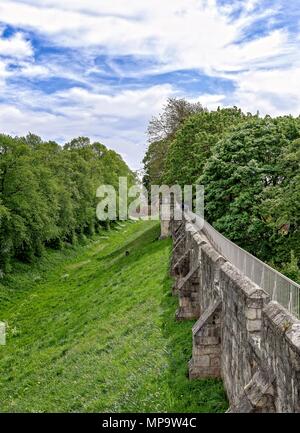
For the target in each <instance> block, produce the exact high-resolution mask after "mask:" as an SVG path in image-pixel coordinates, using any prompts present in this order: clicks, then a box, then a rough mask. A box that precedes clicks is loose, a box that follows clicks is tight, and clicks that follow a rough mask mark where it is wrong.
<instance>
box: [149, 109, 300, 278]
mask: <svg viewBox="0 0 300 433" xmlns="http://www.w3.org/2000/svg"><path fill="white" fill-rule="evenodd" d="M156 148H157V145H156V144H154V143H150V146H149V150H148V154H149V152H150V151H152V152H155V150H156ZM165 150H166V157H165V159H164V161H163V164H162V163H161V158H160V157H159V156H157V158H156V157H155V155H152V157H151V158H148V159H146V167H145V168H146V170H145V171H146V174H147V175H148V177H147V179H146V180H147V186H148V187H149V185H151V184H154V183H156V182H157V178H158V177H157V176H156V177H155V175H157V171H156V170H155V163H156V160H158V161H160V174H159V180H160V183H167V184H169V185H173V184H180V185H181V186H183V185H187V184H195V183H198V184H202V185H204V187H205V212H206V219H207V220H208V221H209V222H210V223H212V224H213V225H214V226H215V227H216V228H217V229H218V230H219V231H220V232H221V233H223V234H224V235H225V236H227V237H228V238H230V239H231V240H233V241H234V242H235V243H237V244H238V245H240V246H242V247H243V248H245V249H247V250H248V251H250V252H251V253H252V254H254V255H256V256H257V257H259V258H261V259H262V260H264V261H266V262H269V263H271V264H272V265H274V266H276V267H278V268H279V269H280V270H282V271H283V272H285V273H286V274H287V275H288V276H290V277H291V278H293V279H297V280H299V279H300V272H299V264H300V204H299V203H300V201H299V199H300V118H299V117H298V118H293V117H292V116H283V117H278V118H271V117H270V116H266V117H265V118H261V117H259V115H251V114H249V113H248V114H244V113H242V112H241V110H239V109H237V108H236V107H233V108H227V109H218V110H216V111H210V112H209V111H208V110H204V109H203V110H202V111H200V112H199V113H196V114H194V113H191V115H190V116H188V117H186V118H185V119H184V121H183V122H182V123H181V124H180V126H179V127H178V129H177V131H176V132H175V133H174V134H173V136H172V138H171V139H170V140H169V142H168V146H167V147H165ZM161 152H162V149H161V148H160V149H159V153H157V155H159V154H160V153H161ZM148 154H147V155H148ZM152 162H153V163H152ZM156 166H158V164H157V163H156ZM153 167H154V168H153Z"/></svg>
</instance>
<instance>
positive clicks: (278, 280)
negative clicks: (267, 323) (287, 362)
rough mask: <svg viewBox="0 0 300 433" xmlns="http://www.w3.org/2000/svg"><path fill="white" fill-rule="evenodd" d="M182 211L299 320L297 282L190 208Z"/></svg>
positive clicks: (226, 257) (223, 254)
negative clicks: (231, 238) (233, 240)
mask: <svg viewBox="0 0 300 433" xmlns="http://www.w3.org/2000/svg"><path fill="white" fill-rule="evenodd" d="M185 214H186V215H187V216H188V217H189V218H190V219H191V221H192V222H193V223H194V224H195V226H196V227H197V228H199V230H201V231H202V232H203V233H204V234H205V236H206V237H207V238H208V240H209V241H210V242H211V244H212V246H213V247H214V248H215V249H216V250H217V251H218V252H219V253H220V254H221V255H222V256H224V258H225V259H227V260H228V261H229V262H230V263H232V264H233V265H234V266H235V267H236V268H237V269H239V271H240V272H242V273H243V274H244V275H246V276H247V277H248V278H249V279H250V280H251V281H253V282H254V283H255V284H257V285H258V286H259V287H261V288H262V289H263V290H264V291H265V292H266V293H268V294H269V295H270V298H271V300H273V301H277V302H278V303H280V304H281V305H282V306H283V307H285V308H286V309H287V310H288V311H289V312H290V313H291V314H293V315H294V316H296V317H297V318H298V319H300V285H299V284H297V283H295V282H294V281H292V280H290V279H289V278H288V277H286V276H285V275H283V274H281V273H280V272H278V271H276V270H275V269H273V268H271V266H269V265H267V264H266V263H264V262H262V261H261V260H259V259H258V258H256V257H255V256H253V255H252V254H250V253H248V252H247V251H245V250H243V249H242V248H240V247H239V246H238V245H236V244H235V243H233V242H232V241H230V240H229V239H227V238H226V237H225V236H223V235H222V234H221V233H219V232H218V231H217V230H216V229H214V228H213V227H212V226H211V225H210V224H208V222H206V221H205V220H203V218H201V217H199V216H197V215H196V214H194V213H192V212H190V211H186V212H185Z"/></svg>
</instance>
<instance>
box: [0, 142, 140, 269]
mask: <svg viewBox="0 0 300 433" xmlns="http://www.w3.org/2000/svg"><path fill="white" fill-rule="evenodd" d="M119 176H129V178H131V179H132V180H133V174H132V172H131V171H130V170H129V168H128V167H127V165H126V164H125V162H124V161H123V160H122V159H121V157H120V156H119V155H118V154H117V153H116V152H114V151H112V150H108V149H107V148H106V147H105V146H104V145H103V144H101V143H91V142H90V140H89V139H88V138H85V137H79V138H77V139H74V140H72V141H71V142H70V143H67V144H66V145H65V146H64V147H61V146H59V145H58V144H57V143H55V142H44V141H42V140H41V139H40V138H39V137H37V136H35V135H33V134H29V135H28V136H26V137H23V138H18V137H17V138H12V137H10V136H7V135H0V271H1V272H3V271H4V272H5V271H8V270H9V269H10V266H11V265H10V263H11V259H12V258H14V257H15V258H18V259H21V260H25V261H31V260H32V259H33V258H34V257H35V256H41V254H42V253H43V250H44V248H45V246H51V247H55V248H58V247H61V246H62V245H63V244H66V243H67V244H72V243H75V242H76V241H77V239H78V238H79V239H80V238H82V237H84V236H85V235H90V234H93V233H94V231H95V230H98V229H99V227H100V222H99V221H97V219H96V213H95V209H96V189H97V187H98V186H99V185H100V184H101V183H109V184H112V185H114V186H115V187H117V186H118V177H119Z"/></svg>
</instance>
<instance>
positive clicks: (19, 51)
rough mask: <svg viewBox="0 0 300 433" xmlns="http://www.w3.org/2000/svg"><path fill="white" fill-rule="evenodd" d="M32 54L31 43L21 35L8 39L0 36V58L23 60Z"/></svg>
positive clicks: (17, 34) (16, 34)
mask: <svg viewBox="0 0 300 433" xmlns="http://www.w3.org/2000/svg"><path fill="white" fill-rule="evenodd" d="M32 54H33V50H32V46H31V43H30V42H29V41H28V40H26V39H25V38H24V35H23V34H22V33H15V34H14V35H13V36H11V37H10V38H3V37H2V36H1V34H0V56H8V57H15V58H24V57H29V56H32Z"/></svg>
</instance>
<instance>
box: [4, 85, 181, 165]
mask: <svg viewBox="0 0 300 433" xmlns="http://www.w3.org/2000/svg"><path fill="white" fill-rule="evenodd" d="M11 91H12V92H13V89H11ZM175 93H176V92H175V90H174V89H173V88H172V87H171V86H170V85H164V86H163V85H160V86H153V87H150V88H147V89H144V90H135V91H133V90H124V91H121V92H120V93H119V94H118V95H116V96H114V95H108V94H106V95H104V94H97V93H96V91H95V90H94V91H87V90H85V89H80V88H72V89H70V90H67V91H62V92H57V93H55V94H52V95H44V94H42V93H41V92H39V91H36V92H33V91H28V90H27V91H21V92H18V94H17V93H15V94H14V96H13V103H11V104H8V103H5V104H1V105H0V124H2V125H5V128H6V131H7V132H9V133H10V134H12V135H26V134H27V133H28V131H29V130H30V131H32V132H34V133H36V134H39V135H41V136H42V137H44V138H45V139H52V140H57V141H63V142H64V141H68V140H70V139H71V138H73V137H74V136H79V135H87V136H89V137H91V138H92V139H95V140H100V141H102V142H103V143H104V144H106V145H109V146H111V147H112V148H114V149H116V150H117V151H118V152H122V153H123V154H124V155H126V160H127V162H128V163H129V164H130V165H131V167H133V168H138V167H139V162H140V161H141V159H142V158H143V154H144V152H145V142H146V137H145V135H144V131H145V129H146V124H147V121H148V119H149V118H150V117H151V115H152V114H153V113H154V112H158V111H159V110H161V108H162V106H163V104H164V103H165V101H166V99H167V97H169V96H172V95H174V94H175ZM49 107H51V112H47V111H45V110H49Z"/></svg>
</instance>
